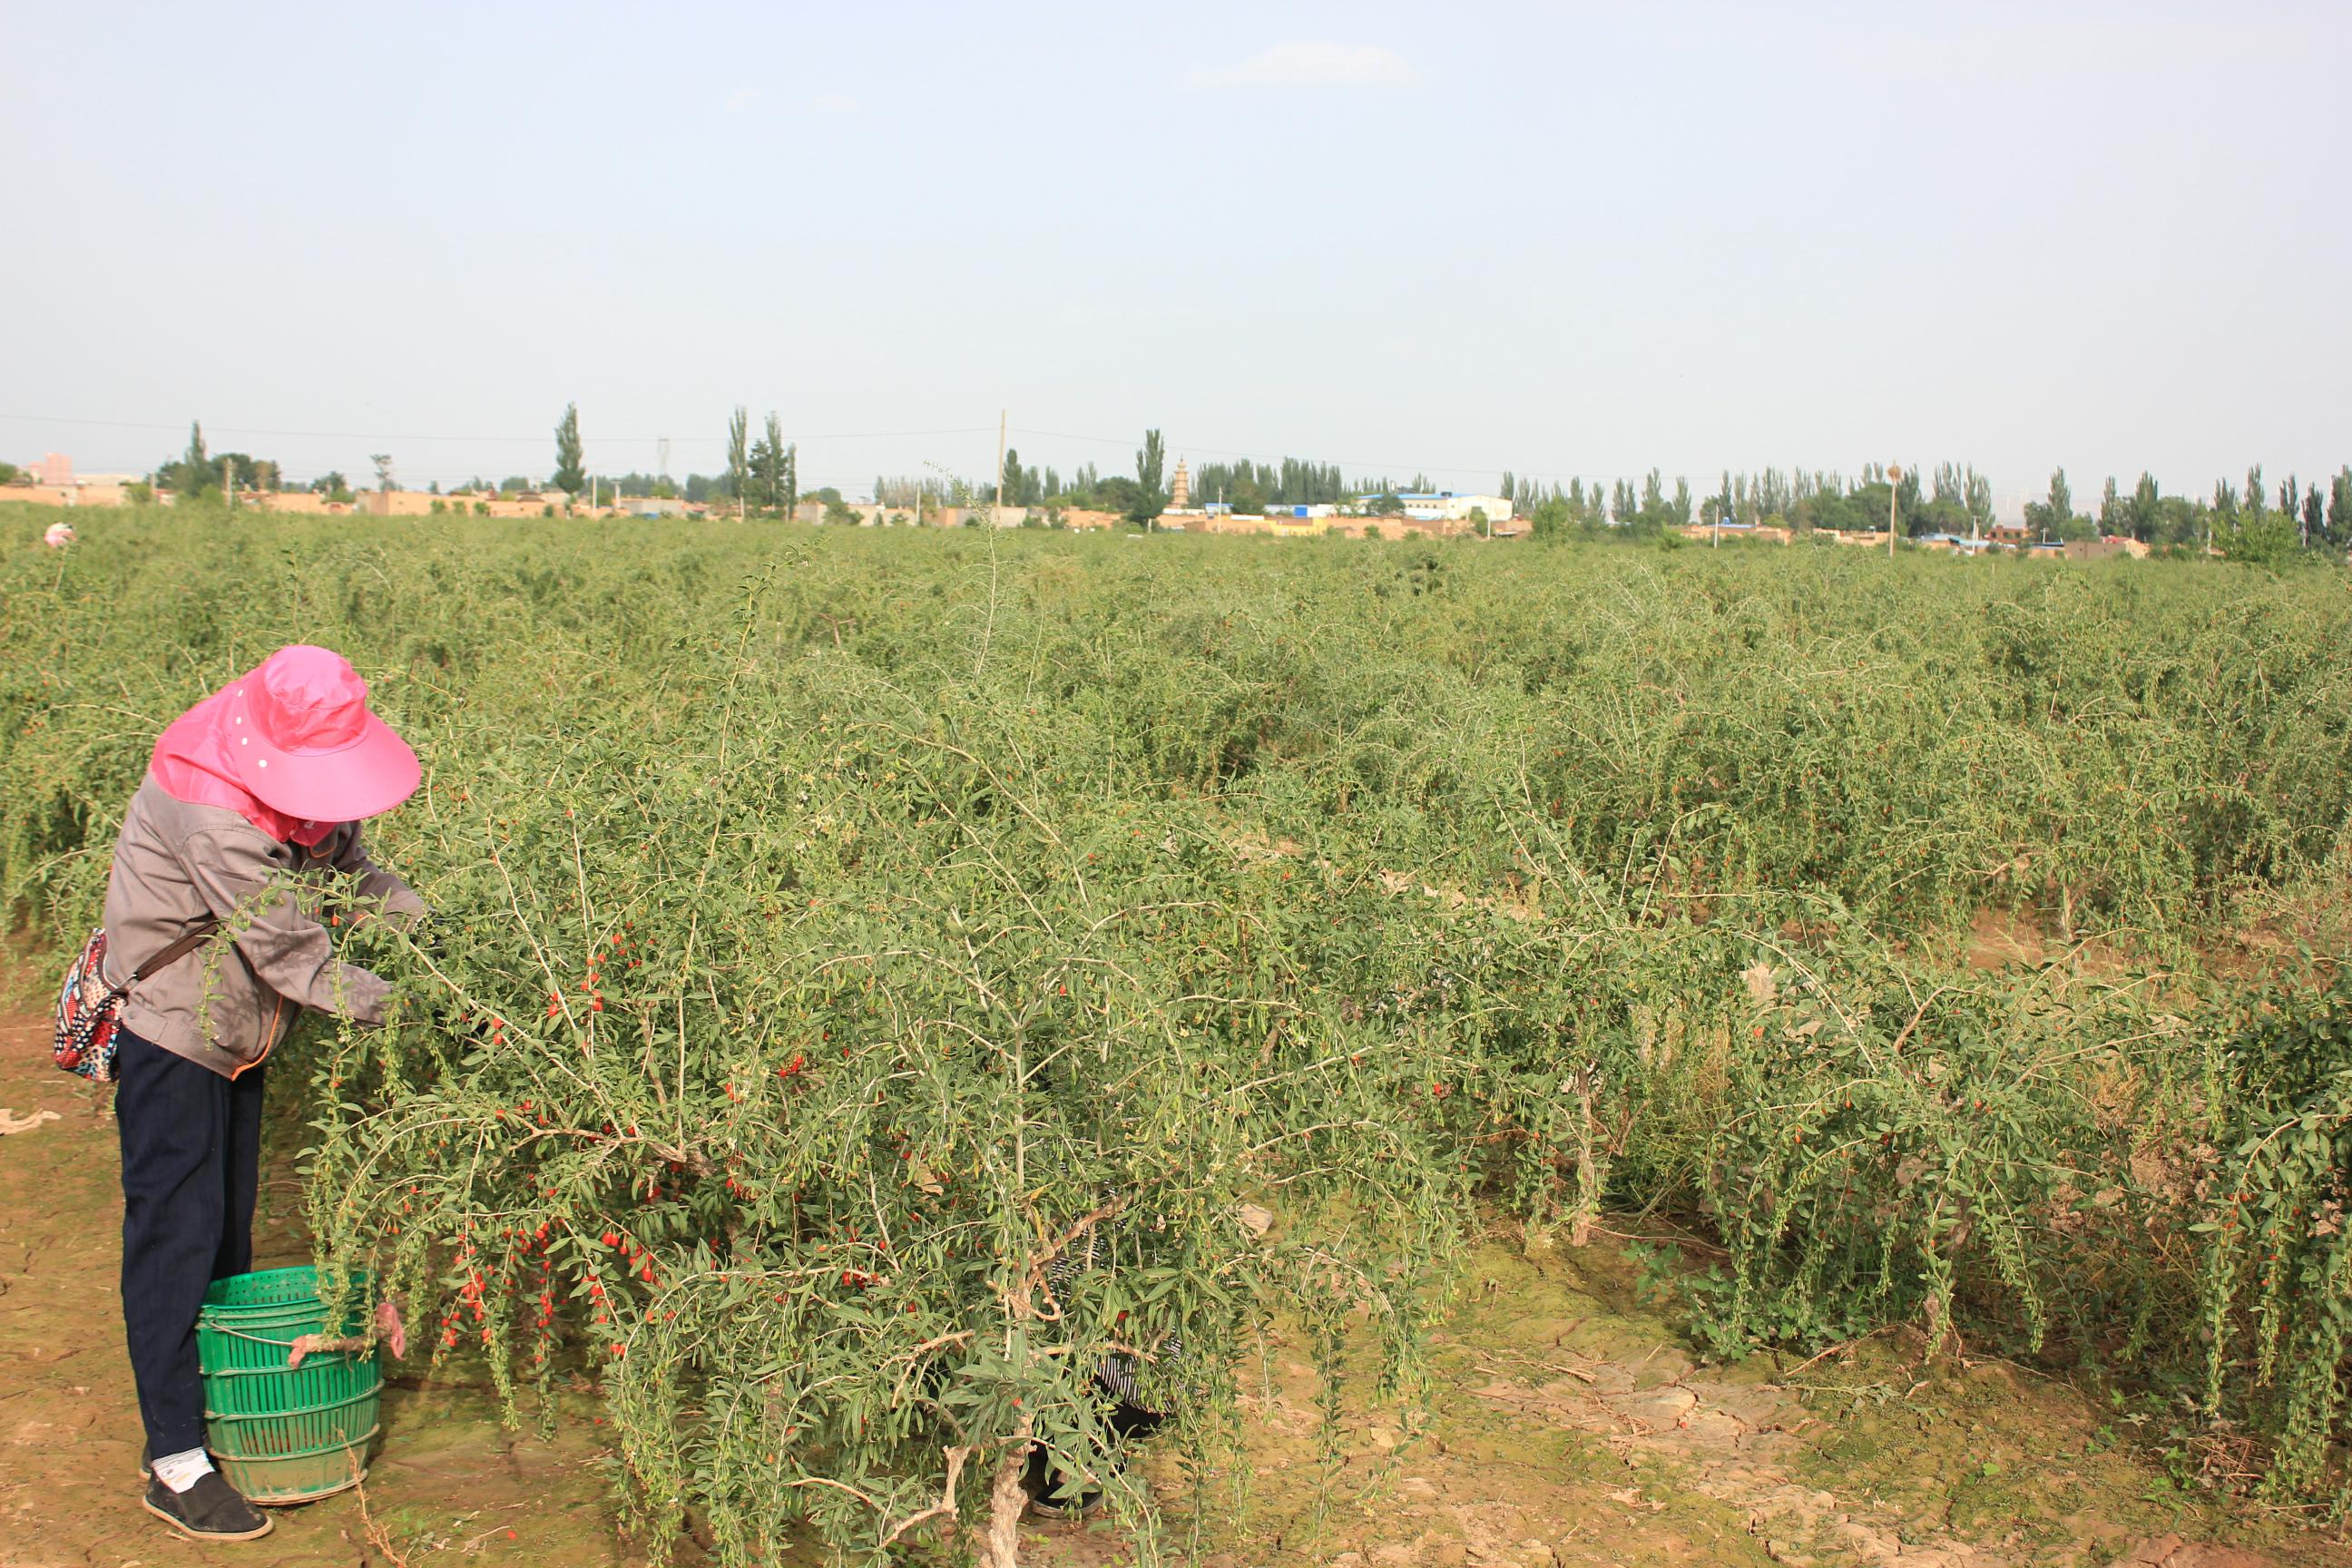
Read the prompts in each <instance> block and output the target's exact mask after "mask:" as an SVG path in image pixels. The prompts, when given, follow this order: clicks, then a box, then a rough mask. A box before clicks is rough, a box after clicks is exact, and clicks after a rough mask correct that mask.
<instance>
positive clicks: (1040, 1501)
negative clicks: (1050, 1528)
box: [1029, 1487, 1106, 1520]
mask: <svg viewBox="0 0 2352 1568" xmlns="http://www.w3.org/2000/svg"><path fill="white" fill-rule="evenodd" d="M1105 1500H1106V1499H1105V1496H1104V1494H1103V1493H1102V1492H1101V1491H1099V1490H1097V1489H1094V1488H1091V1487H1090V1488H1087V1489H1086V1490H1084V1491H1081V1492H1080V1493H1078V1495H1077V1496H1076V1497H1075V1498H1072V1499H1071V1500H1069V1501H1067V1502H1056V1501H1055V1500H1053V1499H1051V1498H1042V1497H1041V1498H1031V1499H1030V1500H1029V1511H1030V1512H1031V1513H1034V1514H1035V1515H1036V1516H1037V1517H1038V1518H1039V1519H1047V1520H1065V1519H1092V1518H1094V1516H1095V1515H1097V1514H1098V1513H1100V1512H1101V1511H1102V1510H1103V1503H1104V1501H1105Z"/></svg>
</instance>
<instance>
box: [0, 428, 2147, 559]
mask: <svg viewBox="0 0 2352 1568" xmlns="http://www.w3.org/2000/svg"><path fill="white" fill-rule="evenodd" d="M600 489H601V486H600ZM230 497H231V499H230V500H229V502H228V504H230V505H232V506H234V507H235V508H236V510H250V511H255V512H265V513H276V514H287V515H313V516H330V517H344V516H356V517H432V516H445V515H464V516H474V517H492V518H550V517H562V518H583V519H584V518H621V517H635V518H656V517H679V518H703V517H712V516H717V517H725V516H729V515H730V514H732V513H733V512H734V510H736V509H735V503H733V502H731V501H727V500H688V499H685V498H683V497H680V496H675V495H671V496H662V495H653V496H640V495H626V496H624V495H611V496H610V498H609V499H607V493H598V491H592V492H591V493H589V494H588V495H585V496H582V495H573V494H567V493H566V492H564V491H562V490H560V489H512V488H502V489H489V488H488V487H484V488H481V489H474V488H466V489H452V490H446V491H444V490H440V489H425V490H411V489H391V488H385V489H359V490H352V489H345V488H343V487H341V485H338V486H336V487H334V488H332V489H263V488H251V489H236V490H233V491H232V492H230ZM174 499H175V498H174V497H173V494H172V492H171V491H170V490H169V489H162V488H160V487H158V486H156V485H155V484H154V482H153V481H152V479H150V478H149V477H148V476H146V475H142V474H125V473H78V472H76V471H75V468H74V466H73V461H72V459H71V458H69V457H68V456H67V455H65V454H63V453H58V452H51V453H48V454H47V455H46V456H45V457H43V458H41V459H40V461H38V462H36V463H33V464H30V465H27V466H26V467H25V468H20V469H17V470H16V476H15V478H14V479H13V480H12V481H10V482H7V483H0V500H11V501H24V502H30V503H33V504H37V505H43V506H55V507H67V508H83V507H117V506H127V505H137V504H159V505H169V504H171V503H172V502H173V500H174ZM1168 500H1169V505H1168V507H1167V509H1166V510H1164V511H1162V512H1161V513H1160V515H1159V516H1158V518H1157V519H1155V520H1154V521H1153V524H1152V526H1153V528H1154V529H1155V530H1156V531H1167V532H1185V533H1228V534H1235V533H1239V534H1250V533H1254V534H1270V535H1273V536H1274V537H1276V538H1306V537H1316V536H1323V535H1331V536H1339V537H1346V538H1352V539H1361V538H1365V537H1367V536H1371V537H1380V538H1389V539H1404V538H1416V537H1417V538H1424V539H1456V538H1472V539H1484V540H1510V539H1518V538H1524V537H1526V536H1527V535H1528V533H1529V532H1530V528H1529V524H1528V519H1527V518H1526V517H1525V516H1523V515H1521V514H1520V513H1519V512H1518V511H1517V509H1516V508H1515V506H1514V503H1513V502H1512V500H1510V499H1509V498H1507V497H1505V496H1503V495H1499V494H1487V493H1477V492H1456V491H1453V490H1408V491H1396V492H1384V493H1382V494H1380V495H1365V496H1360V497H1356V498H1354V499H1353V500H1346V501H1339V502H1319V503H1316V504H1313V505H1289V504H1270V505H1268V506H1266V507H1265V509H1264V510H1261V511H1255V512H1241V511H1236V510H1234V508H1233V507H1231V506H1229V505H1226V504H1224V503H1222V502H1208V503H1205V504H1195V503H1194V501H1193V500H1192V493H1191V475H1190V474H1189V472H1188V471H1187V468H1186V465H1185V463H1184V461H1183V460H1182V459H1181V458H1180V459H1178V461H1177V464H1176V468H1175V472H1174V474H1173V475H1172V476H1171V481H1170V484H1169V492H1168ZM791 516H792V521H794V522H802V523H834V524H840V525H851V526H857V527H865V528H892V527H906V528H983V527H987V526H989V525H990V524H991V523H993V524H994V526H996V527H999V528H1052V529H1066V530H1072V531H1118V530H1132V529H1134V528H1135V527H1136V524H1135V523H1134V522H1133V521H1130V520H1129V518H1127V517H1126V516H1124V515H1122V514H1121V513H1118V512H1113V511H1096V510H1087V509H1085V508H1079V507H1064V506H1052V505H1036V506H1012V505H1006V506H992V505H988V504H986V503H985V502H983V503H982V504H980V505H976V506H967V505H945V504H940V503H938V502H936V501H933V500H929V498H926V497H924V496H922V495H920V494H918V495H916V497H915V498H914V500H913V501H912V502H911V504H904V505H900V504H889V503H885V502H881V501H877V500H847V499H845V498H842V497H840V496H838V495H837V494H835V492H832V491H830V490H827V491H823V492H819V493H818V494H817V495H815V496H813V497H811V498H809V499H805V500H800V501H799V502H798V503H797V504H795V505H794V506H793V508H792V510H791ZM1672 531H1673V532H1675V533H1677V534H1679V535H1680V536H1681V537H1682V538H1684V539H1685V540H1686V541H1688V542H1693V543H1697V544H1708V545H1721V544H1725V543H1732V544H1738V543H1743V542H1748V543H1771V544H1784V545H1785V544H1790V543H1792V542H1798V541H1799V540H1811V541H1825V542H1835V543H1836V544H1839V545H1843V546H1846V547H1850V548H1854V549H1869V548H1871V547H1873V546H1875V547H1876V548H1878V549H1881V550H1884V549H1885V548H1886V542H1887V539H1886V533H1885V531H1884V530H1879V531H1827V530H1822V531H1812V530H1795V529H1790V528H1785V527H1776V526H1772V525H1770V524H1767V523H1749V522H1730V521H1726V522H1720V523H1717V522H1693V523H1688V524H1684V525H1681V526H1679V527H1677V528H1675V529H1674V530H1672ZM1907 542H1908V543H1910V544H1911V545H1913V546H1915V547H1917V548H1920V549H1924V550H1930V551H1937V552H1948V553H1954V554H1960V555H1975V554H1998V553H2014V554H2023V555H2033V556H2042V557H2046V558H2052V559H2056V558H2062V557H2063V558H2066V559H2074V560H2085V559H2097V558H2100V557H2105V556H2114V555H2128V556H2132V557H2141V556H2145V555H2147V553H2148V546H2147V544H2146V543H2144V542H2141V541H2139V540H2137V539H2131V538H2125V537H2118V536H2108V537H2103V538H2098V539H2090V540H2082V539H2077V540H2071V541H2067V542H2063V543H2062V542H2056V541H2041V540H2035V539H2033V538H2032V537H2030V531H2029V529H2028V527H2027V525H2026V524H2025V523H2023V522H2016V521H2008V522H2004V521H1994V522H1992V523H1991V524H1990V526H1989V527H1987V528H1986V530H1985V531H1984V533H1983V534H1982V535H1981V536H1961V535H1957V534H1949V533H1931V534H1923V535H1919V536H1916V537H1914V538H1911V539H1910V540H1908V541H1907Z"/></svg>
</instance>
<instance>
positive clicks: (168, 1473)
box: [154, 1448, 213, 1492]
mask: <svg viewBox="0 0 2352 1568" xmlns="http://www.w3.org/2000/svg"><path fill="white" fill-rule="evenodd" d="M154 1468H155V1479H157V1480H159V1481H161V1482H163V1484H164V1485H165V1486H167V1487H169V1488H171V1489H173V1491H175V1492H184V1491H186V1490H187V1489H189V1488H190V1487H192V1486H194V1485H195V1484H196V1483H197V1482H198V1481H199V1480H202V1479H204V1478H205V1477H206V1476H208V1475H210V1474H212V1470H213V1461H212V1456H211V1455H209V1454H207V1453H205V1451H204V1450H203V1449H202V1448H190V1449H189V1450H188V1451H187V1452H186V1453H184V1454H165V1455H163V1457H162V1458H159V1459H157V1460H156V1461H155V1465H154Z"/></svg>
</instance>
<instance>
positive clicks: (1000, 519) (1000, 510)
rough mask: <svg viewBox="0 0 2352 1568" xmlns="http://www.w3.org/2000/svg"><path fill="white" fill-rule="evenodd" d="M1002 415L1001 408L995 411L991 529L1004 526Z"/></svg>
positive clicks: (989, 521) (989, 520) (989, 515)
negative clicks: (993, 505) (994, 487)
mask: <svg viewBox="0 0 2352 1568" xmlns="http://www.w3.org/2000/svg"><path fill="white" fill-rule="evenodd" d="M1004 414H1005V411H1004V410H1003V409H1002V408H1000V409H998V410H997V411H996V490H995V499H996V505H995V507H994V508H993V509H992V510H991V511H990V512H989V514H988V526H989V527H991V528H1002V527H1003V526H1004Z"/></svg>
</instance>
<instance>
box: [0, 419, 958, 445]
mask: <svg viewBox="0 0 2352 1568" xmlns="http://www.w3.org/2000/svg"><path fill="white" fill-rule="evenodd" d="M0 419H15V420H18V421H21V422H24V423H26V424H37V425H91V426H100V427H101V428H104V429H109V430H178V429H181V428H183V426H180V425H177V424H170V425H159V424H153V423H151V422H148V421H144V420H133V419H74V418H69V417H68V416H64V415H57V414H0ZM987 431H988V426H985V425H970V426H959V427H957V428H954V429H946V430H841V431H833V432H829V433H824V434H819V435H810V436H792V439H793V440H795V441H883V440H890V439H895V438H897V437H904V436H981V435H985V434H987ZM209 433H211V434H217V435H223V436H271V437H278V438H280V439H285V440H310V441H482V442H498V443H502V444H506V445H514V444H516V443H520V442H530V441H545V440H547V439H549V438H550V437H548V435H547V434H545V433H544V432H542V433H541V434H537V435H531V436H396V435H387V434H386V433H384V432H383V431H380V430H266V429H263V428H262V427H261V426H257V425H215V426H212V427H211V430H210V432H209ZM786 434H787V435H791V432H789V431H788V432H786ZM726 439H727V437H724V436H674V437H660V436H584V435H583V437H581V441H582V444H583V445H586V444H589V443H593V442H614V441H624V442H646V441H662V440H668V441H672V442H676V443H678V444H681V445H687V446H718V445H719V444H720V443H722V442H724V441H725V440H726Z"/></svg>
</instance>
